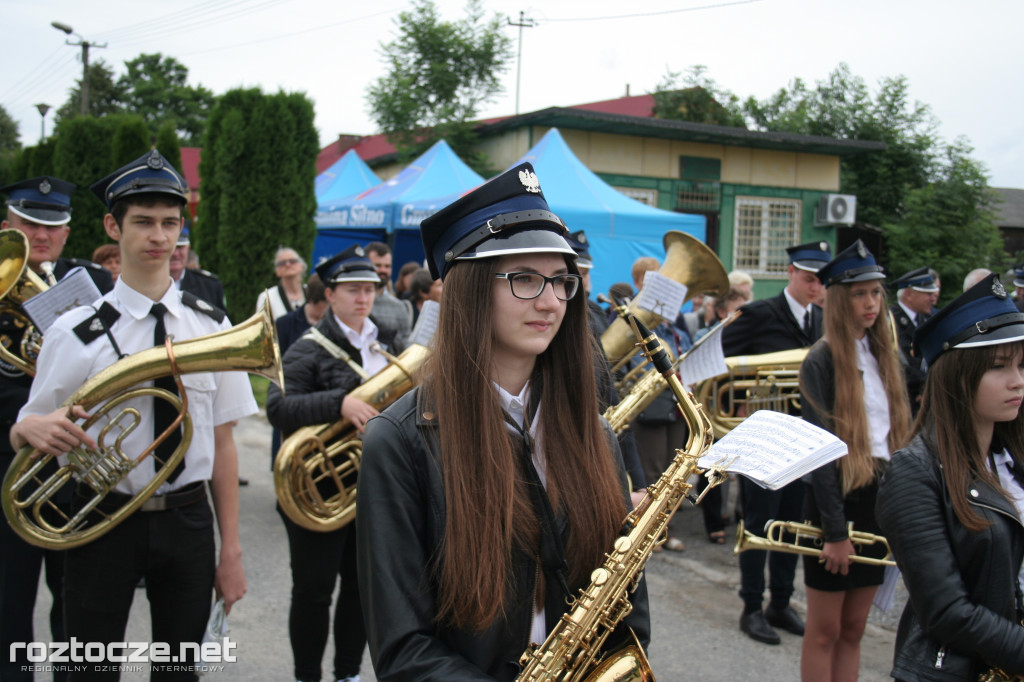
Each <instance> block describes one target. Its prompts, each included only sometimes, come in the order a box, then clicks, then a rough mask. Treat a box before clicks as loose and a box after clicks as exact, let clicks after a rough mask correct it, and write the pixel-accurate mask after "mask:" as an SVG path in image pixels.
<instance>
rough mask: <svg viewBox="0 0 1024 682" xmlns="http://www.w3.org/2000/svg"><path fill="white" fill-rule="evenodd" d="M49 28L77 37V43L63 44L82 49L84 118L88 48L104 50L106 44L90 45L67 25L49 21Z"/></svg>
mask: <svg viewBox="0 0 1024 682" xmlns="http://www.w3.org/2000/svg"><path fill="white" fill-rule="evenodd" d="M50 26H53V27H54V28H55V29H57V30H58V31H63V32H64V33H66V34H67V35H72V34H74V35H76V36H78V42H77V43H73V42H71V41H70V40H65V41H64V44H65V45H71V46H73V47H81V48H82V93H81V94H82V97H81V100H82V115H83V116H86V115H88V114H89V48H90V47H96V48H104V47H106V46H107V44H106V43H103V44H102V45H98V44H96V43H90V42H89V41H88V40H86V39H85V38H83V37H82V36H80V35H78V34H77V33H75V30H74V29H73V28H71V27H70V26H68V25H67V24H62V23H61V22H59V21H51V22H50Z"/></svg>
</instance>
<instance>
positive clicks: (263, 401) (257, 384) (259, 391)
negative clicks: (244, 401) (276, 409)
mask: <svg viewBox="0 0 1024 682" xmlns="http://www.w3.org/2000/svg"><path fill="white" fill-rule="evenodd" d="M249 384H250V385H251V386H252V394H253V395H254V396H255V397H256V404H257V405H259V406H260V407H261V408H265V407H266V406H267V390H268V389H269V388H270V379H268V378H266V377H263V376H260V375H259V374H250V375H249Z"/></svg>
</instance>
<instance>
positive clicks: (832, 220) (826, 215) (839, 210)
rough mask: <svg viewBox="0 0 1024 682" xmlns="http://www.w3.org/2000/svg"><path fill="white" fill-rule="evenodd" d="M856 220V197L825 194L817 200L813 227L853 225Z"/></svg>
mask: <svg viewBox="0 0 1024 682" xmlns="http://www.w3.org/2000/svg"><path fill="white" fill-rule="evenodd" d="M855 220H857V197H855V196H853V195H852V194H825V195H823V196H822V197H821V199H819V200H818V210H817V211H815V214H814V224H815V225H853V223H854V221H855Z"/></svg>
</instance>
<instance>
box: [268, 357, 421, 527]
mask: <svg viewBox="0 0 1024 682" xmlns="http://www.w3.org/2000/svg"><path fill="white" fill-rule="evenodd" d="M429 353H430V351H429V350H428V348H427V347H426V346H422V345H420V344H418V343H414V344H412V345H410V346H409V347H408V348H406V349H405V351H404V352H403V353H402V354H401V355H399V356H398V357H397V358H391V359H390V360H391V361H390V363H389V364H388V366H387V367H385V368H384V369H382V370H381V371H379V372H377V373H376V374H374V375H373V376H372V377H370V378H369V379H367V380H366V382H365V383H363V384H362V385H360V386H359V387H358V388H356V389H355V390H353V391H350V392H349V395H352V396H355V397H356V398H359V399H360V400H362V401H364V402H366V403H369V404H370V405H372V406H373V407H375V408H376V409H378V410H382V409H384V408H385V407H387V406H388V405H390V404H391V403H393V402H394V401H396V400H398V399H399V398H400V397H402V395H404V394H405V393H406V392H408V391H409V390H410V389H411V388H412V387H413V386H415V379H414V376H415V374H416V372H417V371H418V370H419V368H420V367H421V366H422V364H423V361H424V360H426V359H427V355H428V354H429ZM362 456H363V442H362V440H360V439H359V436H358V433H357V432H356V429H355V427H353V426H352V424H351V423H350V422H349V421H348V420H347V419H344V418H342V419H339V420H338V421H336V422H332V423H330V424H318V425H316V426H304V427H302V428H300V429H298V430H297V431H295V433H293V434H292V435H290V436H288V438H287V439H286V440H285V441H284V442H283V443H281V448H280V449H279V450H278V451H277V459H275V460H274V491H275V492H276V493H277V501H278V504H280V505H281V509H282V510H284V513H285V514H287V515H288V518H289V519H291V520H292V521H294V522H295V523H296V524H298V525H299V526H302V527H303V528H305V529H307V530H312V531H318V532H322V533H326V532H328V531H332V530H337V529H338V528H341V527H342V526H344V525H346V524H348V523H351V522H352V521H353V520H354V519H355V515H356V474H357V473H358V471H359V462H360V460H361V459H362Z"/></svg>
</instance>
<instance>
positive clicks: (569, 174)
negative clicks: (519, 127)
mask: <svg viewBox="0 0 1024 682" xmlns="http://www.w3.org/2000/svg"><path fill="white" fill-rule="evenodd" d="M524 161H529V162H530V163H532V164H533V168H534V170H536V171H537V177H538V178H539V179H540V186H541V189H542V190H543V192H544V197H545V198H546V199H547V201H548V204H549V205H550V206H551V210H552V211H554V212H555V213H556V214H558V216H559V217H560V218H562V220H564V221H565V224H566V225H567V226H568V227H569V230H570V231H572V232H575V231H576V230H585V231H586V233H587V240H588V241H589V242H590V255H591V256H592V257H593V259H594V269H593V270H592V271H591V274H590V279H591V286H592V292H591V293H592V295H594V296H596V295H597V294H599V293H606V292H607V291H608V288H609V287H610V286H611V285H612V284H614V283H615V282H629V283H632V282H631V280H630V268H632V266H633V261H635V260H636V259H637V258H639V257H640V256H653V257H655V258H657V259H658V260H663V259H664V258H665V249H664V248H663V247H662V237H663V236H664V234H665V232H667V231H668V230H679V231H680V232H686V233H687V234H690V235H692V236H694V237H696V238H697V239H700V240H701V241H704V238H705V232H706V223H705V220H704V216H699V215H687V214H684V213H674V212H672V211H664V210H662V209H659V208H653V207H651V206H647V205H646V204H642V203H640V202H639V201H635V200H633V199H630V198H629V197H627V196H626V195H624V194H622V193H621V192H619V191H618V190H616V189H614V188H613V187H612V186H611V185H609V184H608V183H606V182H605V181H604V180H602V179H601V178H599V177H598V176H597V175H595V174H594V173H593V172H591V171H590V169H588V168H587V167H586V166H584V165H583V163H582V162H581V161H580V160H579V159H578V158H576V156H575V155H574V154H573V153H572V150H571V149H569V146H568V145H567V144H566V143H565V140H564V139H562V135H561V134H560V133H559V132H558V129H557V128H552V129H551V130H549V131H548V132H547V134H545V135H544V137H543V138H541V140H540V142H538V143H537V144H535V145H534V146H533V148H532V149H530V151H528V152H526V154H525V155H524V156H523V157H522V158H520V159H519V161H517V162H516V163H515V164H513V165H518V164H519V163H522V162H524Z"/></svg>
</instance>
